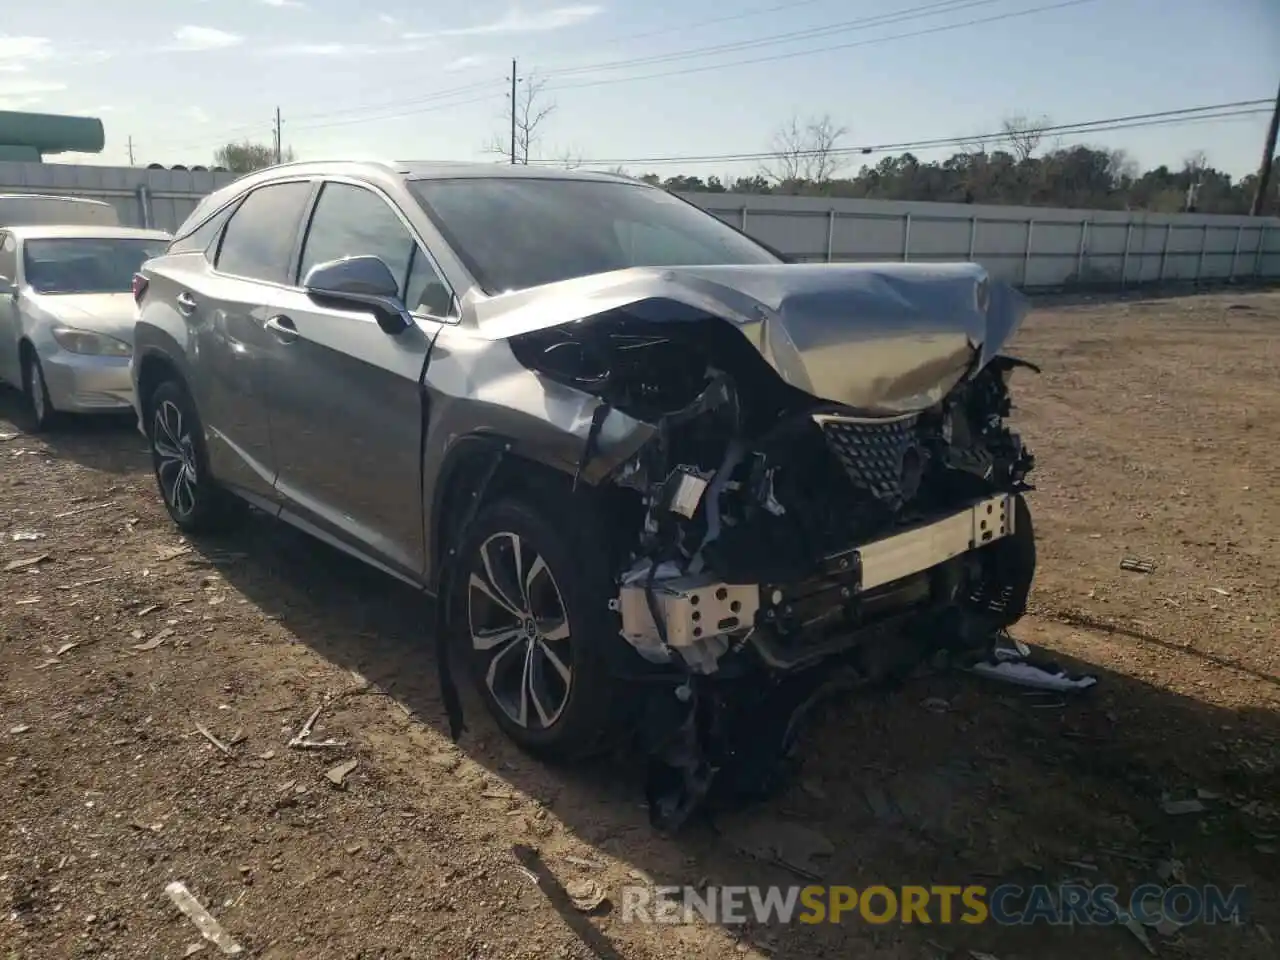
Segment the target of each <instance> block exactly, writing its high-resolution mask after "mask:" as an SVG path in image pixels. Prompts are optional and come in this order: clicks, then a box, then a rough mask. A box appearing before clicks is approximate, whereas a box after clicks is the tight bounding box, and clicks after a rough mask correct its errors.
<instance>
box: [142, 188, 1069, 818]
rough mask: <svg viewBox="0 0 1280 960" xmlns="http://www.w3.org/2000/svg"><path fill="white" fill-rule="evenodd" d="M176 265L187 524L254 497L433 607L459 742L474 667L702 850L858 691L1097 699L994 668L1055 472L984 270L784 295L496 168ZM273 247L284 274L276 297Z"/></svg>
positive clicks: (171, 313) (156, 359) (548, 741)
mask: <svg viewBox="0 0 1280 960" xmlns="http://www.w3.org/2000/svg"><path fill="white" fill-rule="evenodd" d="M298 184H303V185H304V186H305V189H295V190H294V194H296V200H294V201H289V202H290V203H294V205H295V206H296V209H293V210H292V212H291V213H289V214H288V215H287V216H286V215H284V214H282V213H281V201H284V200H288V198H287V197H286V196H285V192H284V191H280V192H278V193H277V194H275V195H274V198H273V199H272V200H271V202H270V203H268V202H266V201H263V202H261V203H258V204H257V206H256V207H251V204H252V203H253V202H254V201H253V197H254V195H255V194H254V192H255V191H256V190H259V189H261V190H263V191H266V190H270V189H272V188H275V187H279V186H291V187H295V188H296V187H297V186H298ZM352 190H355V191H356V192H357V193H360V192H361V191H363V192H364V193H367V194H368V195H369V196H372V197H375V198H376V201H377V204H383V205H385V206H389V207H390V208H392V209H393V210H394V214H395V218H394V220H387V219H385V218H384V223H383V224H382V226H381V227H380V228H379V229H380V230H381V236H382V238H383V239H379V240H376V241H375V240H371V239H369V238H372V237H375V235H378V233H379V231H378V230H375V229H374V225H375V224H374V221H376V220H378V218H379V217H380V216H381V213H380V212H379V211H380V210H381V208H380V207H378V206H377V204H375V205H374V206H373V207H369V206H367V205H366V206H364V207H363V208H362V211H363V212H362V213H361V214H360V216H359V218H358V221H359V222H358V224H355V223H347V222H346V221H344V220H343V217H344V216H346V217H348V218H350V217H353V216H354V214H353V213H350V212H348V213H345V214H344V213H343V212H342V211H344V210H345V211H353V210H355V209H356V207H359V206H360V205H361V204H366V202H372V201H369V197H357V196H355V195H354V194H352V193H351V191H352ZM246 196H248V198H249V200H248V201H246V200H245V197H246ZM317 197H318V199H317ZM326 198H329V199H330V201H331V202H330V203H329V206H328V208H326ZM339 198H340V199H341V202H340V203H339ZM237 205H240V206H237ZM287 205H288V204H285V206H287ZM242 209H243V210H252V211H253V213H252V215H248V214H245V215H243V216H242ZM264 211H265V212H264ZM382 212H386V211H382ZM295 221H296V225H295ZM228 223H230V227H228ZM238 223H239V224H240V226H239V227H238V226H237V224H238ZM335 223H336V227H335V226H334V224H335ZM318 225H319V226H318ZM237 230H238V231H239V232H237V233H236V234H235V237H234V239H232V233H233V232H235V231H237ZM272 230H276V231H279V232H281V233H282V234H283V235H282V236H281V237H279V238H274V239H273V238H271V237H269V236H267V234H269V233H270V231H272ZM397 230H403V231H404V237H405V242H406V243H408V244H409V245H410V247H411V249H410V250H408V251H399V252H397V250H396V249H394V248H393V247H390V246H388V245H387V241H386V240H385V236H386V235H387V234H388V233H395V232H396V231H397ZM326 231H328V232H327V233H326ZM330 233H332V234H334V235H336V236H338V237H340V239H339V240H333V239H332V238H331V237H330V236H329V234H330ZM177 236H178V239H177V240H176V241H175V243H174V245H173V247H172V248H171V251H170V253H169V254H168V255H166V256H165V257H161V258H159V259H157V260H154V261H151V262H149V263H148V264H147V265H146V266H145V267H144V268H143V271H142V276H141V277H140V283H139V285H138V290H139V302H140V304H141V313H140V319H139V322H138V325H137V330H136V339H137V354H136V356H135V361H134V364H133V378H134V382H135V385H136V406H137V408H138V412H139V416H140V423H141V424H142V426H143V429H144V431H145V432H146V433H147V435H148V436H149V438H150V440H151V444H152V450H153V459H154V462H155V467H156V473H157V478H158V480H159V483H160V487H161V491H162V493H163V495H164V497H165V502H166V505H167V507H168V509H169V512H170V514H171V515H172V516H173V517H174V519H175V520H176V521H177V522H178V523H179V524H180V525H181V526H182V527H183V528H184V529H187V530H190V531H197V530H200V529H208V528H210V527H214V526H218V525H221V524H222V523H224V522H225V521H226V519H227V518H228V517H230V516H233V515H234V514H235V513H236V511H235V510H233V509H231V508H232V507H234V505H235V504H236V502H238V501H239V500H247V501H248V502H250V503H252V504H254V505H255V506H258V507H260V508H262V509H264V510H267V511H268V512H270V513H272V514H273V515H275V516H278V517H280V518H282V519H285V520H286V521H289V522H291V523H294V524H296V525H298V526H299V527H301V528H302V529H304V530H307V531H308V532H311V533H313V534H316V535H318V536H321V537H322V538H323V539H325V540H327V541H329V542H330V543H332V544H334V545H335V546H338V547H340V548H341V549H344V550H347V551H348V552H350V553H353V554H355V555H357V556H359V557H361V558H362V559H364V560H366V561H368V562H370V563H373V564H375V565H376V566H378V567H380V568H381V569H383V570H386V571H387V572H389V573H392V574H394V575H396V576H399V577H401V578H403V579H406V580H409V581H411V582H414V583H417V584H419V585H420V586H422V587H424V588H425V589H427V590H428V591H430V592H432V593H434V594H435V595H436V596H437V600H438V603H437V610H438V613H439V617H440V628H439V629H438V630H437V636H438V638H439V639H440V642H441V647H440V649H439V652H438V663H439V666H440V669H441V681H442V688H443V695H444V697H445V702H446V705H447V707H448V709H449V713H450V724H451V728H452V730H453V733H454V736H455V737H456V736H457V735H458V734H459V732H460V725H461V714H460V708H459V707H458V701H457V697H456V694H455V692H454V690H453V686H452V679H451V677H450V675H449V671H448V663H449V658H448V657H447V656H446V649H445V645H444V638H445V637H447V636H450V635H451V634H452V635H457V636H459V639H460V640H461V641H462V643H463V644H464V645H465V652H466V657H467V662H468V666H469V668H470V671H471V673H472V674H473V676H474V679H475V681H476V685H477V687H478V689H479V691H480V694H481V696H482V697H483V698H484V700H485V702H486V704H487V705H488V707H489V708H490V710H491V711H492V713H493V715H494V716H495V717H496V718H497V721H498V723H499V724H500V725H501V726H502V727H503V729H504V730H505V731H506V732H507V733H508V734H509V735H510V736H511V737H512V738H513V739H514V740H516V741H517V742H518V743H520V744H521V745H522V746H524V747H525V748H527V749H530V750H532V751H535V752H538V753H540V754H541V755H543V756H546V757H551V758H561V759H564V758H574V757H579V756H582V755H585V754H589V753H591V752H594V751H597V750H600V749H602V748H605V747H607V746H610V745H615V744H619V743H626V742H630V743H633V744H638V745H640V746H641V748H642V749H643V750H644V751H645V752H646V753H647V755H648V756H649V757H650V758H651V760H652V764H651V769H650V772H649V778H648V790H649V801H650V809H651V813H652V816H653V819H654V822H655V823H657V824H659V825H661V826H664V827H674V826H678V825H679V824H680V823H682V822H683V821H684V820H686V819H687V818H688V816H689V815H690V813H692V812H693V811H694V810H695V809H697V808H698V807H699V806H700V805H701V804H703V803H704V801H706V800H707V799H708V795H709V793H710V792H711V791H712V789H713V788H715V787H718V788H721V789H723V790H725V791H726V793H727V794H729V795H733V796H736V797H741V796H743V795H753V794H758V793H761V792H764V791H767V790H769V789H770V788H771V787H772V786H774V785H775V784H776V783H777V782H778V779H779V777H780V776H781V775H782V774H783V773H785V771H786V763H785V759H786V757H787V754H788V752H789V751H790V749H791V747H792V746H793V744H794V740H795V736H796V731H797V729H798V725H799V722H800V721H801V720H802V719H803V717H804V716H805V715H806V711H807V708H808V707H809V706H811V705H812V704H813V703H815V702H817V700H818V699H819V698H820V697H821V696H822V695H823V694H824V693H826V692H828V691H830V690H832V689H834V688H838V687H840V686H842V685H845V686H847V685H849V684H861V683H866V682H870V681H874V680H877V679H882V678H885V677H892V676H901V675H905V674H906V673H907V672H909V671H910V670H911V669H913V668H914V667H915V666H916V665H917V664H919V663H920V662H921V661H923V660H926V659H929V658H931V657H935V656H937V655H939V654H942V653H946V654H949V655H952V656H954V657H956V658H958V659H960V660H961V661H965V662H970V663H973V662H985V663H986V665H987V667H988V669H989V672H991V673H992V674H993V675H999V674H1000V673H1001V672H1002V671H1006V670H1007V669H1008V667H1009V666H1010V664H1011V663H1012V664H1013V665H1014V666H1015V667H1017V668H1018V671H1021V672H1020V673H1018V676H1016V677H1010V678H1011V679H1015V680H1017V681H1018V682H1027V683H1037V682H1039V680H1045V679H1046V678H1047V680H1048V682H1049V685H1053V684H1054V683H1060V684H1061V685H1067V686H1069V685H1070V684H1071V683H1072V681H1071V680H1070V679H1069V678H1066V677H1065V675H1062V674H1060V673H1052V672H1051V673H1048V674H1044V673H1041V674H1034V671H1031V674H1033V675H1030V676H1029V675H1028V669H1027V667H1026V664H1025V663H1024V662H1023V661H1024V660H1025V654H1026V651H1025V649H1020V650H1015V651H1013V652H1012V653H1011V652H1010V651H1009V650H1008V649H997V644H996V641H997V639H998V638H999V637H1000V635H1001V632H1002V631H1003V629H1004V628H1005V627H1007V626H1008V625H1010V624H1012V623H1013V622H1015V621H1016V620H1017V619H1018V618H1019V617H1021V616H1022V614H1023V612H1024V610H1025V605H1026V600H1027V594H1028V590H1029V588H1030V585H1031V582H1032V578H1033V575H1034V568H1035V543H1034V534H1033V531H1032V526H1031V518H1030V514H1029V511H1028V509H1027V506H1026V503H1025V501H1024V499H1023V492H1024V491H1025V490H1028V489H1030V488H1029V486H1028V485H1027V482H1026V478H1027V475H1028V473H1029V472H1030V471H1031V469H1032V466H1033V462H1034V461H1033V459H1032V457H1031V455H1030V454H1029V453H1028V452H1027V451H1026V450H1025V449H1024V448H1023V446H1022V443H1021V441H1020V439H1019V438H1018V436H1017V435H1016V434H1015V433H1013V432H1011V431H1010V430H1009V428H1008V426H1007V425H1006V422H1005V421H1006V417H1007V416H1008V414H1009V411H1010V407H1011V404H1010V398H1009V389H1008V388H1009V379H1010V375H1011V374H1012V372H1013V371H1014V370H1015V369H1016V368H1017V367H1018V366H1029V365H1027V364H1022V363H1021V362H1020V361H1017V360H1015V359H1012V358H1009V357H1006V356H1003V355H1002V354H1001V353H1000V351H1001V349H1002V348H1003V346H1004V344H1005V342H1006V341H1007V340H1008V338H1009V337H1010V336H1011V335H1012V333H1013V332H1014V331H1015V330H1016V328H1017V327H1018V325H1019V323H1020V322H1021V320H1022V318H1023V315H1024V313H1025V310H1026V304H1025V301H1024V300H1023V299H1022V297H1021V296H1020V295H1019V294H1017V293H1016V292H1015V291H1013V290H1012V289H1011V288H1009V287H1007V286H1005V285H1002V284H998V283H994V282H992V281H991V279H990V278H989V277H988V276H987V274H986V272H985V271H984V270H983V269H982V268H981V267H978V266H976V265H971V264H956V265H906V264H902V265H897V264H894V265H848V264H840V265H836V264H821V265H819V264H786V263H783V262H781V261H780V260H779V258H778V257H777V256H776V255H774V254H773V253H772V252H770V251H768V250H766V249H764V248H763V247H760V246H759V245H758V244H756V243H755V242H754V241H751V240H749V239H748V238H746V237H745V236H743V235H742V234H740V233H738V232H737V231H734V230H733V229H732V228H730V227H728V226H727V225H725V224H723V223H721V222H719V221H718V220H715V219H714V218H712V217H711V216H709V215H708V214H705V213H704V212H702V211H700V210H697V209H696V208H694V207H692V206H691V205H689V204H686V203H683V202H682V201H677V200H675V199H674V198H671V197H670V196H669V195H667V194H665V193H664V192H663V191H660V190H658V189H657V188H652V187H648V186H646V185H643V184H638V183H635V182H633V181H628V180H625V179H622V178H616V177H610V176H606V175H594V174H572V175H566V174H563V173H559V172H550V171H538V170H534V169H527V170H525V169H522V170H519V171H512V172H508V171H507V169H506V168H493V167H477V168H460V167H445V168H427V169H421V168H414V167H404V168H389V167H384V166H381V165H373V164H328V165H326V164H299V165H293V166H286V167H282V168H277V169H276V170H273V171H267V172H265V173H262V174H257V175H254V176H251V177H248V178H245V179H244V180H242V181H239V182H238V183H237V184H234V185H232V186H231V187H228V188H224V190H222V191H220V192H219V193H218V194H215V195H213V196H212V197H211V198H209V200H207V201H206V202H205V203H204V204H202V206H201V208H200V209H198V210H197V211H196V213H195V214H193V216H192V218H191V220H190V221H189V222H188V224H186V225H184V227H183V228H182V229H180V230H179V232H178V235H177ZM246 236H248V239H250V240H252V241H253V243H251V244H246V243H245V237H246ZM645 237H649V238H650V240H649V241H647V242H650V243H654V241H653V240H652V238H653V237H659V238H662V239H661V242H660V243H656V244H655V245H654V246H651V247H650V251H651V252H649V253H647V254H646V253H643V252H637V251H642V250H643V242H642V241H644V240H645ZM375 242H376V243H377V244H380V246H379V248H378V250H374V249H372V248H371V245H372V244H374V243H375ZM313 243H314V244H315V246H316V247H317V248H318V249H320V250H325V251H328V253H329V254H333V253H335V252H336V253H338V254H340V256H339V257H338V259H336V260H334V259H327V260H323V262H313V261H317V260H318V259H319V257H318V255H317V256H311V255H310V254H309V253H308V251H309V250H310V248H311V247H312V245H313ZM246 246H247V247H248V248H251V249H252V250H254V251H256V252H255V256H261V254H262V251H268V252H269V251H271V250H275V251H278V252H280V255H281V256H282V257H287V258H288V260H287V264H285V263H283V262H282V263H281V265H280V266H279V267H278V268H276V272H275V273H274V274H272V275H271V276H270V277H269V281H270V282H256V283H255V282H254V281H253V280H251V279H248V280H247V279H246V278H245V277H244V276H243V273H244V272H246V271H250V270H259V269H260V264H259V261H250V260H241V261H239V262H237V261H236V257H237V256H238V255H239V253H238V250H239V248H240V247H246ZM228 248H231V253H230V254H229V253H228ZM424 250H425V251H426V253H425V254H424V253H423V251H424ZM379 251H380V252H381V253H382V257H381V258H380V257H379V256H377V255H375V254H377V253H378V252H379ZM402 254H403V256H402ZM388 257H389V258H391V259H393V260H395V262H396V264H397V268H396V269H397V271H401V272H400V275H401V276H407V279H405V280H399V279H397V274H396V273H393V271H392V270H391V269H389V268H388V266H387V262H386V258H388ZM428 258H429V259H428ZM664 258H665V259H664ZM673 261H674V262H676V263H682V264H685V263H702V264H708V265H702V266H684V265H680V266H666V265H664V263H670V262H673ZM424 263H426V264H429V265H430V266H431V268H432V272H431V277H430V278H429V282H422V281H420V282H417V283H416V284H415V281H414V280H413V276H414V271H415V270H416V269H417V266H415V265H421V264H424ZM308 264H310V265H309V266H308ZM230 265H236V268H237V269H238V270H239V271H240V275H236V274H235V271H234V270H232V269H231V266H230ZM261 270H262V271H263V272H265V271H266V267H261ZM409 289H417V290H421V291H422V293H421V296H419V295H418V294H414V295H413V296H408V299H409V300H410V302H411V303H412V304H413V305H412V307H411V306H409V305H406V302H405V301H406V297H407V293H406V291H407V290H409ZM375 321H376V322H375ZM415 398H416V399H415ZM350 447H355V448H356V449H349V448H350ZM230 494H234V495H235V496H234V497H232V496H229V495H230ZM1015 672H1017V671H1015ZM1037 678H1038V679H1037Z"/></svg>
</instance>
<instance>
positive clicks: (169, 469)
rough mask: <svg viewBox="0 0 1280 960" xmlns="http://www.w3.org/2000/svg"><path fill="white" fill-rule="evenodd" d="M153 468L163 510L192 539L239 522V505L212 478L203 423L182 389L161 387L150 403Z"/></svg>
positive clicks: (173, 384)
mask: <svg viewBox="0 0 1280 960" xmlns="http://www.w3.org/2000/svg"><path fill="white" fill-rule="evenodd" d="M146 424H147V435H148V437H149V438H150V440H151V465H152V468H153V469H154V471H155V475H156V483H157V485H158V486H159V487H160V495H161V496H162V497H163V498H164V505H165V509H166V510H168V511H169V516H170V517H172V518H173V522H174V523H176V524H177V525H178V526H179V527H180V528H181V529H183V530H185V531H187V532H188V533H207V532H216V531H219V530H222V529H225V528H227V527H228V526H230V525H231V524H232V523H233V522H234V521H235V520H236V519H238V517H239V514H240V510H239V509H237V508H238V503H237V501H235V500H234V499H233V498H232V497H231V495H230V494H228V493H227V492H226V491H224V490H223V489H222V488H221V487H219V486H218V485H217V484H216V483H214V481H213V478H212V477H211V476H210V475H209V460H208V456H207V455H206V453H205V449H204V438H203V434H202V432H201V427H200V418H199V416H198V415H197V413H196V410H195V404H194V403H192V402H191V397H190V396H189V395H188V394H187V391H186V390H185V389H184V388H183V387H182V385H181V384H179V383H176V382H174V381H169V382H166V383H162V384H161V385H160V386H159V387H157V388H156V390H155V391H154V392H153V393H152V394H151V396H150V398H149V399H148V402H147V420H146Z"/></svg>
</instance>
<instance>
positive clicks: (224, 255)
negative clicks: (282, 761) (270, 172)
mask: <svg viewBox="0 0 1280 960" xmlns="http://www.w3.org/2000/svg"><path fill="white" fill-rule="evenodd" d="M310 196H311V184H310V183H307V182H303V181H294V182H290V183H273V184H268V185H267V186H265V187H259V188H258V189H256V190H254V191H253V192H252V193H251V194H249V195H248V196H247V197H245V199H244V202H243V203H241V204H240V206H239V208H237V210H236V212H235V214H234V215H233V216H232V217H231V222H230V223H228V224H227V229H226V232H225V233H224V234H223V236H222V246H221V247H220V248H219V250H218V259H217V267H218V270H220V271H221V272H223V273H229V274H232V275H233V276H237V277H246V278H248V279H250V280H266V281H269V282H272V283H287V282H288V281H289V263H290V261H291V260H292V259H293V244H294V240H295V239H296V237H297V235H298V222H299V221H300V220H301V219H302V211H303V208H304V207H306V205H307V199H308V198H309V197H310Z"/></svg>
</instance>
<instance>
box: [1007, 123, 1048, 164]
mask: <svg viewBox="0 0 1280 960" xmlns="http://www.w3.org/2000/svg"><path fill="white" fill-rule="evenodd" d="M1049 125H1050V122H1049V118H1048V117H1046V116H1043V115H1042V116H1039V117H1035V118H1031V117H1028V116H1027V115H1026V114H1024V113H1016V114H1014V115H1013V116H1010V117H1005V118H1004V119H1003V120H1002V121H1000V129H1001V131H1003V134H1004V139H1005V140H1007V141H1009V149H1010V151H1011V152H1012V153H1013V155H1014V156H1015V157H1017V158H1018V162H1019V163H1021V162H1022V161H1023V160H1029V159H1030V158H1031V155H1032V154H1033V153H1035V152H1036V147H1038V146H1040V141H1041V140H1043V139H1044V130H1045V127H1048V126H1049Z"/></svg>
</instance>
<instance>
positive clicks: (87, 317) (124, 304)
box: [29, 293, 137, 345]
mask: <svg viewBox="0 0 1280 960" xmlns="http://www.w3.org/2000/svg"><path fill="white" fill-rule="evenodd" d="M29 302H30V303H31V304H32V305H33V306H35V307H36V308H37V310H38V311H39V312H40V313H41V314H43V315H44V316H45V317H47V318H48V319H50V320H52V321H54V322H55V323H62V324H66V325H67V326H68V327H75V328H76V329H77V330H89V331H92V332H94V333H103V334H106V335H107V336H109V337H115V338H116V339H117V340H123V341H124V342H125V343H127V344H130V345H132V344H133V321H134V317H135V315H136V312H137V304H135V303H134V300H133V295H132V294H130V293H59V294H51V293H32V294H31V295H30V301H29Z"/></svg>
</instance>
